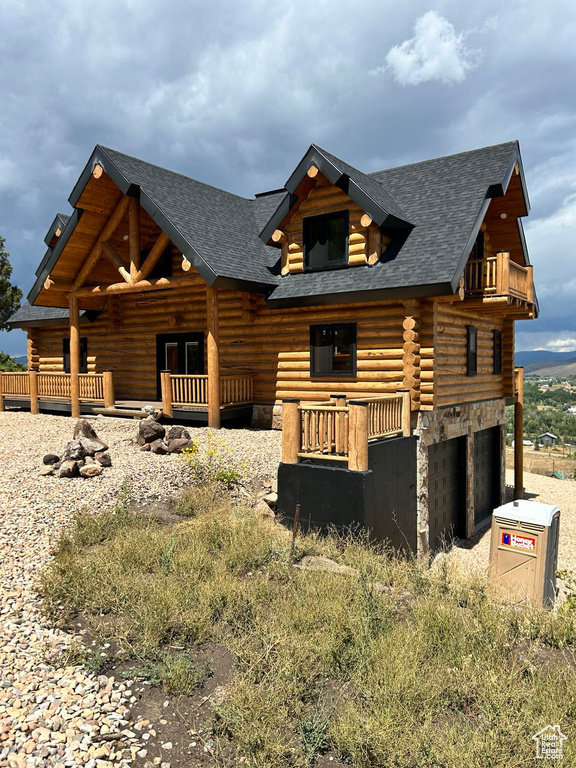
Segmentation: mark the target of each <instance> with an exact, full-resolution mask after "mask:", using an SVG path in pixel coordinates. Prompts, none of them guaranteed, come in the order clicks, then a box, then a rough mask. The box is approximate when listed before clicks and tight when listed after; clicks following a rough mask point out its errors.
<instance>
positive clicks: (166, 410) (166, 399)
mask: <svg viewBox="0 0 576 768" xmlns="http://www.w3.org/2000/svg"><path fill="white" fill-rule="evenodd" d="M171 375H172V371H160V389H161V391H162V413H163V414H164V416H166V417H168V418H169V419H171V418H172V380H171V378H170V376H171Z"/></svg>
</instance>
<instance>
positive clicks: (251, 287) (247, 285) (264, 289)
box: [212, 277, 276, 296]
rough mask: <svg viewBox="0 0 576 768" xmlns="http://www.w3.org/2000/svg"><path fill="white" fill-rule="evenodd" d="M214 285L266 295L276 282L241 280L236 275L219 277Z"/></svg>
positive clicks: (229, 289) (230, 289)
mask: <svg viewBox="0 0 576 768" xmlns="http://www.w3.org/2000/svg"><path fill="white" fill-rule="evenodd" d="M212 285H213V286H214V288H222V289H223V290H227V291H242V292H245V293H246V292H247V293H260V294H262V295H264V296H266V295H268V294H269V293H270V291H271V289H272V288H275V287H276V285H275V284H274V283H257V282H253V281H251V280H239V279H237V278H234V277H217V278H216V280H215V281H214V283H212Z"/></svg>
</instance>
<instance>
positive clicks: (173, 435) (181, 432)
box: [166, 424, 191, 443]
mask: <svg viewBox="0 0 576 768" xmlns="http://www.w3.org/2000/svg"><path fill="white" fill-rule="evenodd" d="M184 438H185V439H186V440H190V439H191V437H190V432H188V430H187V429H186V428H185V427H180V426H178V425H177V424H174V426H172V427H170V429H169V430H168V432H167V433H166V442H167V443H170V442H172V440H180V439H184Z"/></svg>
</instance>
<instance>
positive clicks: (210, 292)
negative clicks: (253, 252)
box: [206, 285, 220, 429]
mask: <svg viewBox="0 0 576 768" xmlns="http://www.w3.org/2000/svg"><path fill="white" fill-rule="evenodd" d="M206 328H207V352H208V426H209V427H213V428H214V429H220V360H219V347H218V288H214V287H213V286H211V285H209V286H207V288H206Z"/></svg>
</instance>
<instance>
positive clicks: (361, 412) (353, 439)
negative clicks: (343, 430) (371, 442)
mask: <svg viewBox="0 0 576 768" xmlns="http://www.w3.org/2000/svg"><path fill="white" fill-rule="evenodd" d="M348 409H349V414H350V420H349V424H350V435H349V438H348V469H351V470H353V471H355V472H367V471H368V403H366V402H364V400H349V401H348Z"/></svg>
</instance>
